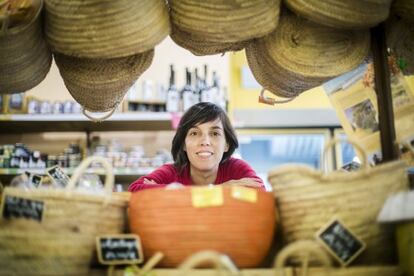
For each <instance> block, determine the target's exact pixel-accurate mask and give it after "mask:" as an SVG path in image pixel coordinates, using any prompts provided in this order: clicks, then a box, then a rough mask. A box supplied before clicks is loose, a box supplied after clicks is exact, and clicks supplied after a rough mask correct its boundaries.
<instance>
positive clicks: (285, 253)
mask: <svg viewBox="0 0 414 276" xmlns="http://www.w3.org/2000/svg"><path fill="white" fill-rule="evenodd" d="M293 256H300V257H301V259H302V262H301V265H302V266H301V268H294V269H293V268H292V269H293V271H294V272H293V273H292V274H285V273H283V274H280V275H286V276H287V275H301V276H379V275H381V276H398V275H402V271H401V269H400V268H399V267H397V266H359V267H358V266H357V267H350V268H334V267H332V265H331V262H330V259H329V256H328V255H327V253H326V252H325V251H323V250H322V248H321V247H320V246H319V245H318V243H316V242H315V241H310V240H300V241H296V242H294V243H291V244H289V245H287V246H286V247H284V248H283V249H282V251H280V253H279V254H278V256H277V258H276V259H275V262H274V266H275V268H276V271H278V270H280V269H282V268H286V266H285V265H286V262H287V261H288V259H289V258H291V257H293ZM311 258H313V259H315V258H316V259H318V260H319V262H320V264H322V267H309V259H311ZM277 275H279V274H277Z"/></svg>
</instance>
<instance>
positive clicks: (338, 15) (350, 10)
mask: <svg viewBox="0 0 414 276" xmlns="http://www.w3.org/2000/svg"><path fill="white" fill-rule="evenodd" d="M408 1H410V0H407V2H408ZM391 2H392V0H346V1H343V0H329V1H320V0H285V4H286V6H287V7H289V8H290V9H292V11H294V12H295V13H297V14H299V15H300V16H303V17H305V18H307V19H309V20H311V21H314V22H316V23H319V24H322V25H325V26H330V27H334V28H341V29H368V28H370V27H374V26H375V25H377V24H378V23H380V22H382V21H384V20H386V19H387V17H388V15H389V13H390V7H391Z"/></svg>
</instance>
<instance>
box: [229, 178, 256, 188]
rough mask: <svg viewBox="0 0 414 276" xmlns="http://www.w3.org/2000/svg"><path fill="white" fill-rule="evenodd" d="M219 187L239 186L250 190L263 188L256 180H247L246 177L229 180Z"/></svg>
mask: <svg viewBox="0 0 414 276" xmlns="http://www.w3.org/2000/svg"><path fill="white" fill-rule="evenodd" d="M221 185H224V186H233V185H239V186H245V187H250V188H262V187H263V183H262V182H260V181H259V180H258V179H256V178H248V177H246V178H240V179H234V180H229V181H227V182H224V183H222V184H221Z"/></svg>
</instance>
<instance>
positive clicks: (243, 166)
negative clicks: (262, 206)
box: [222, 158, 266, 191]
mask: <svg viewBox="0 0 414 276" xmlns="http://www.w3.org/2000/svg"><path fill="white" fill-rule="evenodd" d="M227 162H230V163H229V165H228V168H227V169H226V173H227V174H229V176H230V180H228V181H226V182H224V183H222V185H241V186H246V187H250V188H256V189H259V190H263V191H265V190H266V189H265V186H264V183H263V180H262V179H261V178H260V177H259V176H257V174H256V172H255V171H254V170H253V169H252V167H250V165H249V164H247V162H245V161H243V160H241V159H236V158H231V159H230V160H228V161H227Z"/></svg>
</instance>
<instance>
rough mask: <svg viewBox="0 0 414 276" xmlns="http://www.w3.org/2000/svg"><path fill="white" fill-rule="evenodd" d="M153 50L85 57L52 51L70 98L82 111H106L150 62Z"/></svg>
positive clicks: (117, 100) (121, 97)
mask: <svg viewBox="0 0 414 276" xmlns="http://www.w3.org/2000/svg"><path fill="white" fill-rule="evenodd" d="M153 56H154V50H150V51H148V52H145V53H142V54H137V55H133V56H129V57H123V58H114V59H86V58H75V57H69V56H65V55H62V54H57V53H56V54H55V60H56V65H57V66H58V68H59V71H60V74H61V76H62V78H63V81H64V82H65V85H66V88H67V89H68V90H69V92H70V94H71V95H72V96H73V98H74V99H75V100H76V101H77V102H78V103H79V104H80V105H81V106H82V107H83V108H85V109H86V110H88V111H92V112H106V111H110V110H112V109H114V108H116V107H117V106H118V104H119V103H120V102H121V101H122V99H123V97H124V95H125V93H126V92H127V91H128V89H129V88H130V87H131V85H132V84H133V83H134V82H135V81H136V80H137V79H138V78H139V76H140V75H141V74H142V73H143V72H144V71H145V70H146V69H148V67H149V66H150V65H151V62H152V58H153Z"/></svg>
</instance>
